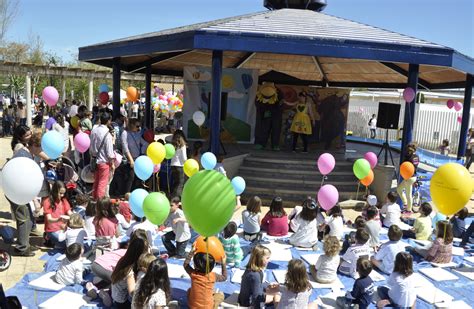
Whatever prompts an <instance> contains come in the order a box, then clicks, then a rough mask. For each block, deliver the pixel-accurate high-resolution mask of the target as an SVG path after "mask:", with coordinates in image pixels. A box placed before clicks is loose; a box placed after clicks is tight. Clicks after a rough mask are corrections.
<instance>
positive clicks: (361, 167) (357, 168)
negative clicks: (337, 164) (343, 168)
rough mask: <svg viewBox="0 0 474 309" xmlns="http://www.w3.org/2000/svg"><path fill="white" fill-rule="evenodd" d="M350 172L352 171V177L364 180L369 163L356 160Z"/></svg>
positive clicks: (364, 160) (368, 169) (367, 173)
mask: <svg viewBox="0 0 474 309" xmlns="http://www.w3.org/2000/svg"><path fill="white" fill-rule="evenodd" d="M352 170H353V171H354V175H355V176H356V177H357V178H358V179H364V178H365V177H367V175H369V172H370V163H369V161H367V160H366V159H357V160H356V161H355V162H354V166H353V167H352Z"/></svg>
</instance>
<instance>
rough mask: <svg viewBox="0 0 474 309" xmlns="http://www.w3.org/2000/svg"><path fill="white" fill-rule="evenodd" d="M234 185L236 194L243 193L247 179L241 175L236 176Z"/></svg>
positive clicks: (233, 181) (233, 179) (233, 180)
mask: <svg viewBox="0 0 474 309" xmlns="http://www.w3.org/2000/svg"><path fill="white" fill-rule="evenodd" d="M231 183H232V187H234V191H235V195H241V194H242V192H244V190H245V180H244V179H243V178H242V177H240V176H236V177H234V178H232V182H231Z"/></svg>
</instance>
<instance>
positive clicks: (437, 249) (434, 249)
mask: <svg viewBox="0 0 474 309" xmlns="http://www.w3.org/2000/svg"><path fill="white" fill-rule="evenodd" d="M415 251H416V252H417V253H418V254H420V255H421V256H422V257H424V258H425V260H426V261H428V262H433V263H439V264H445V263H449V262H451V259H452V258H453V229H452V227H451V224H449V222H448V221H438V225H437V226H436V240H435V241H434V242H433V245H432V246H431V247H430V248H429V249H425V248H420V247H417V248H415Z"/></svg>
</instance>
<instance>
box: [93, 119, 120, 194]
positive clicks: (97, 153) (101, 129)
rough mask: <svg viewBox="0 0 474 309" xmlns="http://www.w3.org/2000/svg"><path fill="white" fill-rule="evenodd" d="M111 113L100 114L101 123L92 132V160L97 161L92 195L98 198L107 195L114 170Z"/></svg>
mask: <svg viewBox="0 0 474 309" xmlns="http://www.w3.org/2000/svg"><path fill="white" fill-rule="evenodd" d="M110 123H111V118H110V114H109V113H107V112H104V113H102V114H101V115H100V125H99V126H97V127H95V128H94V129H93V130H92V133H91V146H90V152H91V156H92V157H93V158H91V160H94V157H95V160H96V162H97V167H96V169H95V172H94V186H93V192H92V197H93V198H94V199H95V200H97V199H99V198H101V197H104V196H105V190H106V188H107V185H108V183H109V176H110V172H111V171H112V172H113V171H114V169H115V166H114V160H115V153H114V142H113V137H112V134H111V133H110V129H109V126H110Z"/></svg>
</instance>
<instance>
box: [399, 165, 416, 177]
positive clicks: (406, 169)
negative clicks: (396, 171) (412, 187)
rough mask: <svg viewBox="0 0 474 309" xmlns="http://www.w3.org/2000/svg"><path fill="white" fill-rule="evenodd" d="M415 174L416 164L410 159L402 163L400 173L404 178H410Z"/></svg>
mask: <svg viewBox="0 0 474 309" xmlns="http://www.w3.org/2000/svg"><path fill="white" fill-rule="evenodd" d="M413 174H415V166H414V165H413V163H411V162H409V161H405V162H403V163H402V165H400V175H401V176H402V177H403V179H405V180H406V179H409V178H411V177H413Z"/></svg>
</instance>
